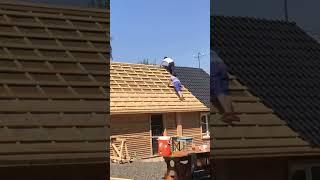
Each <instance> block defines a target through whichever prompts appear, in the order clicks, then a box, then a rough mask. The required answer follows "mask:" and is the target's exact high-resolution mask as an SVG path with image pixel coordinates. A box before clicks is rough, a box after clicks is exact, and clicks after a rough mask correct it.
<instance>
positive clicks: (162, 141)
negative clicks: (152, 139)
mask: <svg viewBox="0 0 320 180" xmlns="http://www.w3.org/2000/svg"><path fill="white" fill-rule="evenodd" d="M158 154H159V155H160V156H165V157H166V156H170V155H171V146H170V137H169V136H160V137H159V138H158Z"/></svg>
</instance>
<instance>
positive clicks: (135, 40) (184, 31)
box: [110, 0, 210, 72]
mask: <svg viewBox="0 0 320 180" xmlns="http://www.w3.org/2000/svg"><path fill="white" fill-rule="evenodd" d="M110 7H111V37H112V41H111V45H112V51H113V52H112V53H113V58H114V60H115V61H124V62H130V63H137V62H138V61H141V60H143V59H149V60H150V61H151V62H154V61H155V60H156V63H158V64H159V63H160V62H161V60H162V58H163V57H164V56H169V57H172V58H173V59H175V62H176V65H178V66H188V67H198V61H197V59H195V58H194V56H195V55H196V54H197V53H198V52H200V53H202V54H205V56H203V57H202V58H201V68H202V69H205V70H206V71H207V72H209V59H210V56H209V48H210V47H209V46H210V1H209V0H201V1H199V0H174V1H173V0H161V1H150V0H112V1H111V6H110Z"/></svg>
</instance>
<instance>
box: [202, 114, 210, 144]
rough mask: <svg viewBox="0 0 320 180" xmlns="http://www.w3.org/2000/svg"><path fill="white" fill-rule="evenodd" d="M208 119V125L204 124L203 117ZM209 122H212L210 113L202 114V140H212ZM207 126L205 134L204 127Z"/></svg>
mask: <svg viewBox="0 0 320 180" xmlns="http://www.w3.org/2000/svg"><path fill="white" fill-rule="evenodd" d="M203 116H205V117H206V123H203V122H202V117H203ZM209 120H210V113H200V129H201V138H202V139H210V125H209ZM203 124H205V125H206V129H207V131H206V132H203V128H202V125H203Z"/></svg>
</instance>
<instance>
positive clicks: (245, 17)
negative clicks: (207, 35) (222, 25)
mask: <svg viewBox="0 0 320 180" xmlns="http://www.w3.org/2000/svg"><path fill="white" fill-rule="evenodd" d="M211 17H218V18H219V17H220V18H230V19H248V20H254V21H269V22H277V23H284V24H296V22H295V21H286V20H283V19H268V18H262V17H252V16H233V15H232V16H226V15H211Z"/></svg>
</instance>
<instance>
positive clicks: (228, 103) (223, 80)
mask: <svg viewBox="0 0 320 180" xmlns="http://www.w3.org/2000/svg"><path fill="white" fill-rule="evenodd" d="M210 61H211V65H210V72H211V73H210V76H211V77H210V94H211V97H213V99H215V98H216V99H218V101H219V102H220V104H221V106H222V108H223V110H224V114H223V116H222V121H224V122H226V123H231V122H232V121H240V118H239V117H238V116H236V113H235V112H234V110H233V107H232V100H231V97H230V94H229V91H228V90H229V78H228V71H227V66H226V65H225V64H224V63H223V61H222V60H221V59H220V57H219V56H218V54H216V52H214V51H211V53H210ZM213 99H212V100H211V101H213Z"/></svg>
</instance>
